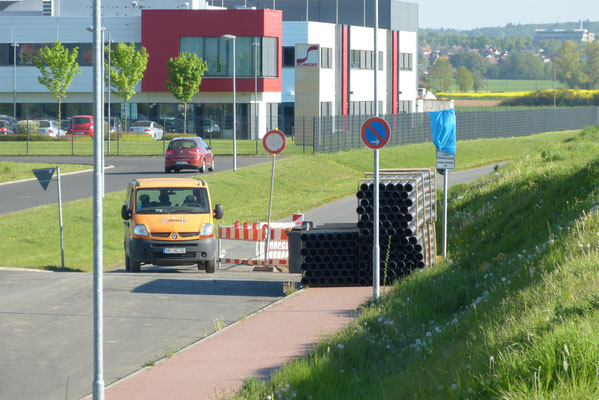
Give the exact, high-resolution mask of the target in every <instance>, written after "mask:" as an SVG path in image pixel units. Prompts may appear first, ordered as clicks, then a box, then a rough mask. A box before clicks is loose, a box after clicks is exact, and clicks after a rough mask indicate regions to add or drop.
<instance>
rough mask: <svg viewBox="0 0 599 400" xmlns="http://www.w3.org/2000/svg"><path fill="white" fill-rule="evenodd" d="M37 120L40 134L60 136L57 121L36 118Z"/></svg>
mask: <svg viewBox="0 0 599 400" xmlns="http://www.w3.org/2000/svg"><path fill="white" fill-rule="evenodd" d="M37 122H38V123H39V124H40V130H39V134H40V135H46V136H51V137H57V136H60V128H59V127H58V122H56V121H53V120H48V119H38V120H37Z"/></svg>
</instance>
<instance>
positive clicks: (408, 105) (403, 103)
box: [399, 100, 412, 113]
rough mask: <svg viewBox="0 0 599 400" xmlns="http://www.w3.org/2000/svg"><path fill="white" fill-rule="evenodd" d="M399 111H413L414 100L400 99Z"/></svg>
mask: <svg viewBox="0 0 599 400" xmlns="http://www.w3.org/2000/svg"><path fill="white" fill-rule="evenodd" d="M399 112H400V113H411V112H412V102H411V101H410V100H400V101H399Z"/></svg>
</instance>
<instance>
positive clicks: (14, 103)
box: [10, 37, 19, 118]
mask: <svg viewBox="0 0 599 400" xmlns="http://www.w3.org/2000/svg"><path fill="white" fill-rule="evenodd" d="M10 45H11V46H12V60H13V78H12V80H13V86H12V116H13V118H17V47H19V45H18V44H17V41H16V39H15V38H14V37H13V38H12V43H11V44H10Z"/></svg>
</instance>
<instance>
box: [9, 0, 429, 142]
mask: <svg viewBox="0 0 599 400" xmlns="http://www.w3.org/2000/svg"><path fill="white" fill-rule="evenodd" d="M356 4H358V5H359V6H356ZM360 6H362V7H360ZM91 15H92V2H91V1H86V2H83V1H80V0H53V1H51V0H43V1H40V0H21V1H18V0H14V1H2V2H0V114H7V115H13V114H15V115H16V117H17V118H19V119H25V118H29V119H36V118H49V119H55V118H56V117H57V111H58V105H57V102H56V100H54V99H53V98H52V96H51V93H50V92H49V91H48V89H47V88H46V87H44V86H43V85H41V84H39V83H38V81H37V77H38V75H39V71H38V70H37V68H36V67H35V66H34V65H33V62H32V60H31V57H30V56H31V55H33V54H36V53H37V52H38V51H39V49H41V48H43V47H44V46H49V45H52V44H53V43H54V42H55V41H56V40H59V41H60V42H61V43H63V44H64V45H65V46H67V47H70V48H74V47H77V48H78V51H79V59H78V61H79V64H80V66H81V71H82V72H81V73H80V74H78V75H76V76H75V78H74V80H73V83H72V85H71V87H70V88H69V90H68V92H67V96H66V99H65V100H64V102H63V105H64V106H63V107H62V110H63V114H62V117H63V118H69V117H71V116H73V115H79V114H91V113H92V99H93V94H92V90H93V88H92V81H93V79H92V62H93V57H92V53H93V49H92V34H91V33H90V32H89V31H88V30H87V28H88V27H90V26H91V24H92V18H91ZM373 15H374V3H373V0H363V1H358V2H356V1H354V0H278V1H277V0H257V1H252V0H247V1H246V0H214V1H211V0H210V1H205V0H192V1H188V2H183V3H181V2H180V1H169V0H145V1H144V0H139V1H128V0H102V25H103V27H104V34H103V36H104V41H105V43H109V42H111V43H118V42H125V43H131V42H133V43H135V44H136V45H138V46H144V47H145V48H146V49H147V51H148V53H149V61H148V67H147V70H146V72H145V74H144V78H143V79H142V81H141V83H140V84H139V85H138V86H137V88H136V94H135V95H134V96H133V98H131V100H130V102H129V103H128V107H127V112H128V118H130V119H133V120H135V119H150V120H155V121H158V122H163V123H164V124H165V125H169V124H170V125H173V126H177V123H178V122H180V121H182V110H183V106H182V105H181V104H178V102H177V100H176V99H175V98H174V97H173V96H172V95H171V93H170V92H169V91H168V89H167V88H166V86H165V81H166V80H167V79H168V75H167V69H166V62H167V61H168V60H169V58H170V57H176V56H177V55H178V54H179V52H183V51H187V52H195V53H197V54H198V56H200V57H201V58H203V59H204V60H205V61H206V62H207V63H208V71H207V72H206V73H205V75H204V78H203V80H202V84H201V85H200V91H199V93H198V94H197V95H196V96H194V98H193V99H192V101H191V102H190V103H189V104H188V116H187V121H188V127H187V130H188V132H194V133H197V134H199V135H202V136H208V135H214V136H213V137H231V135H232V121H233V118H232V112H233V70H235V78H236V79H235V82H236V89H235V94H236V117H237V118H236V120H237V132H238V137H239V138H242V139H246V138H247V139H250V138H252V139H253V138H259V137H262V136H263V135H264V134H265V133H266V132H267V130H268V129H271V128H273V127H279V128H280V129H282V130H283V131H284V132H285V133H286V134H291V132H292V131H293V129H294V124H295V122H294V121H295V119H294V118H296V117H297V116H298V115H299V114H298V113H300V114H301V115H303V116H316V117H318V116H321V115H322V116H329V115H352V114H372V112H373V109H374V94H373V84H374V71H373V66H374V58H375V57H376V60H377V62H378V100H379V111H380V112H381V113H388V114H392V113H400V112H416V111H418V110H417V109H416V108H417V105H416V104H417V103H416V99H417V82H418V76H417V64H418V60H417V40H418V37H417V31H418V6H417V5H416V4H411V3H405V2H400V1H397V0H379V32H378V35H377V36H378V40H377V50H378V54H376V55H375V54H374V29H373V26H374V18H373ZM222 35H233V36H235V40H234V43H233V41H232V40H225V39H222V38H221V36H222ZM234 45H235V59H236V61H235V68H233V46H234ZM310 48H312V50H309V49H310ZM307 51H309V52H310V53H311V54H310V56H309V57H308V55H307V53H306V52H307ZM308 58H310V60H311V62H307V61H306V59H308ZM307 71H311V72H310V73H307ZM307 77H308V78H307ZM310 77H311V78H310ZM314 78H317V81H314V80H313V79H314ZM306 79H308V80H306ZM306 94H308V95H309V97H304V100H305V99H308V102H309V106H308V107H304V108H303V109H302V108H301V104H300V103H301V101H302V100H301V98H302V96H303V95H306ZM104 101H105V103H106V104H105V106H106V107H108V101H109V96H108V92H106V94H105V96H104ZM110 109H111V114H112V115H117V116H119V115H122V114H123V113H124V110H125V107H124V104H123V103H122V99H120V98H119V97H117V96H115V95H114V94H112V95H111V96H110ZM300 109H301V110H300Z"/></svg>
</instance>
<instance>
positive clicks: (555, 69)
mask: <svg viewBox="0 0 599 400" xmlns="http://www.w3.org/2000/svg"><path fill="white" fill-rule="evenodd" d="M556 73H557V67H556V66H555V65H553V108H555V88H556V86H557V85H556V84H555V75H556Z"/></svg>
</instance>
